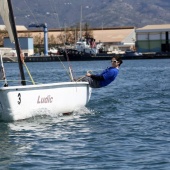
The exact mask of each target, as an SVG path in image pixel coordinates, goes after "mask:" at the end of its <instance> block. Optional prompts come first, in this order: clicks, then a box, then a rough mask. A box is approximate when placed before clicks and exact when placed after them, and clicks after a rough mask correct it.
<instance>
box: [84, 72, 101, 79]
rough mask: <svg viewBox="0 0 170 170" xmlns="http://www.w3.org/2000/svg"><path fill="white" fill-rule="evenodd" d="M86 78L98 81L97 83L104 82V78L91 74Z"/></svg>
mask: <svg viewBox="0 0 170 170" xmlns="http://www.w3.org/2000/svg"><path fill="white" fill-rule="evenodd" d="M86 76H88V77H91V78H92V79H94V80H98V81H102V80H104V77H103V76H102V75H101V76H100V75H93V74H90V73H87V74H86Z"/></svg>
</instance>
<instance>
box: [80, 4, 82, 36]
mask: <svg viewBox="0 0 170 170" xmlns="http://www.w3.org/2000/svg"><path fill="white" fill-rule="evenodd" d="M80 39H82V5H81V13H80Z"/></svg>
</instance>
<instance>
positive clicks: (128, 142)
mask: <svg viewBox="0 0 170 170" xmlns="http://www.w3.org/2000/svg"><path fill="white" fill-rule="evenodd" d="M26 64H27V66H28V68H29V69H30V72H31V75H32V77H33V79H34V81H36V82H38V83H49V82H54V81H57V82H58V81H68V80H69V78H68V74H67V71H66V70H65V69H66V68H67V67H68V65H69V66H71V68H72V70H73V75H74V76H75V77H79V76H81V75H84V74H85V73H86V71H88V70H91V71H93V73H94V74H95V73H100V72H101V71H102V70H103V69H104V68H106V67H108V66H110V65H111V62H110V61H109V60H108V61H84V62H70V63H67V62H64V63H63V64H64V65H65V66H66V68H65V69H63V65H62V64H61V63H60V62H52V63H50V62H46V63H26ZM17 66H18V65H17V63H5V69H6V75H7V79H8V80H12V79H15V81H13V82H9V84H10V83H11V84H18V83H19V81H18V80H17V79H18V78H19V71H18V69H17ZM27 76H28V75H27V74H26V77H27ZM16 80H17V81H16ZM30 83H31V82H30ZM0 169H3V170H4V169H16V170H23V169H24V170H25V169H28V170H31V169H32V170H35V169H42V170H47V169H55V170H56V169H60V170H61V169H64V170H66V169H71V170H72V169H75V170H76V169H77V170H80V169H83V170H84V169H85V170H87V169H94V170H99V169H101V170H105V169H110V170H113V169H116V170H118V169H121V170H139V169H144V170H169V169H170V60H169V59H159V60H126V61H124V63H123V64H122V66H121V68H120V72H119V75H118V77H117V79H116V80H115V81H114V82H113V83H112V84H110V85H109V86H107V87H105V88H101V89H93V92H92V96H91V100H90V102H89V103H88V104H87V106H86V107H84V108H77V109H76V110H75V112H74V113H73V114H72V115H70V116H61V115H58V116H57V115H52V116H49V115H44V116H38V117H33V118H30V119H27V120H21V121H16V122H0Z"/></svg>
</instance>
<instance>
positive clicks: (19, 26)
mask: <svg viewBox="0 0 170 170" xmlns="http://www.w3.org/2000/svg"><path fill="white" fill-rule="evenodd" d="M5 29H6V26H5V25H0V30H5ZM16 29H17V31H24V30H27V28H26V27H25V26H24V25H17V26H16Z"/></svg>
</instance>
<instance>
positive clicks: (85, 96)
mask: <svg viewBox="0 0 170 170" xmlns="http://www.w3.org/2000/svg"><path fill="white" fill-rule="evenodd" d="M0 15H1V17H2V19H3V21H4V23H5V25H6V28H7V31H8V34H9V37H10V40H11V41H12V42H15V47H16V51H17V56H18V66H19V70H20V75H21V85H19V86H8V85H7V83H8V82H7V79H6V76H5V73H4V66H3V62H2V61H1V70H0V71H1V75H3V76H1V79H4V87H0V120H4V121H11V120H12V121H13V120H20V119H26V118H30V117H32V116H37V115H47V114H49V115H50V114H52V115H53V114H64V113H71V112H73V111H74V110H75V109H76V108H78V107H83V106H85V105H86V104H87V103H88V101H89V99H90V96H91V88H90V87H89V84H88V83H87V82H74V81H73V78H72V81H71V80H70V82H61V83H50V84H35V83H34V81H33V80H32V78H31V76H30V78H31V80H32V82H33V85H26V82H27V81H26V79H25V74H24V69H23V65H24V66H25V67H26V65H25V63H24V60H22V52H21V50H20V44H19V42H18V38H17V32H16V26H15V21H14V15H13V9H12V3H11V0H0ZM26 68H27V67H26ZM69 70H70V77H72V73H71V69H69ZM40 76H41V75H40Z"/></svg>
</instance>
